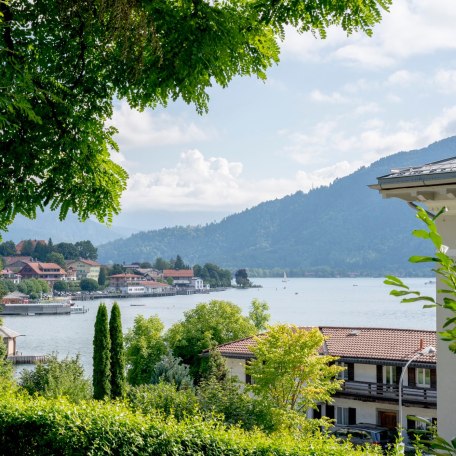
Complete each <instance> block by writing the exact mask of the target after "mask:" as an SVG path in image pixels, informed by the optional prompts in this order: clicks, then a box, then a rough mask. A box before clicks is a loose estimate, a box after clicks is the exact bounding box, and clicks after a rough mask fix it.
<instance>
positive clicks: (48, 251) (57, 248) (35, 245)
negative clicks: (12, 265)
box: [0, 239, 98, 267]
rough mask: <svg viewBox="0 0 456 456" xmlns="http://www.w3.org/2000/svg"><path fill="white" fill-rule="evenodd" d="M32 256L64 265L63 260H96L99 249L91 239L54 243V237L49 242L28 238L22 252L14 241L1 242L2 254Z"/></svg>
mask: <svg viewBox="0 0 456 456" xmlns="http://www.w3.org/2000/svg"><path fill="white" fill-rule="evenodd" d="M21 255H23V256H30V257H32V258H36V259H37V260H38V261H46V262H49V263H57V264H59V265H60V266H62V267H64V266H65V263H64V262H63V260H77V259H79V258H83V259H85V260H96V259H97V257H98V250H97V248H96V247H94V245H93V244H92V242H90V241H78V242H76V243H74V244H72V243H71V242H60V243H58V244H54V243H53V242H52V239H49V241H48V242H47V243H43V242H32V240H31V239H26V240H25V242H24V244H23V246H22V249H21V251H20V252H17V251H16V244H15V243H14V242H13V241H6V242H2V243H1V244H0V256H21Z"/></svg>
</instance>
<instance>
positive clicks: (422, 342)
mask: <svg viewBox="0 0 456 456" xmlns="http://www.w3.org/2000/svg"><path fill="white" fill-rule="evenodd" d="M423 348H424V339H423V338H421V339H420V350H423Z"/></svg>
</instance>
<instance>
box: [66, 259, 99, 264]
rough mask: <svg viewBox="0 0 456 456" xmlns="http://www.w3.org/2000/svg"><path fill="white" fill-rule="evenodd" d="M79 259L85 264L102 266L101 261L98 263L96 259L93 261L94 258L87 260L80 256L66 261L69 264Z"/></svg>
mask: <svg viewBox="0 0 456 456" xmlns="http://www.w3.org/2000/svg"><path fill="white" fill-rule="evenodd" d="M78 261H79V262H80V263H85V264H87V265H89V266H101V264H100V263H97V262H96V261H93V260H86V259H85V258H79V260H69V261H67V262H66V263H67V264H72V263H77V262H78Z"/></svg>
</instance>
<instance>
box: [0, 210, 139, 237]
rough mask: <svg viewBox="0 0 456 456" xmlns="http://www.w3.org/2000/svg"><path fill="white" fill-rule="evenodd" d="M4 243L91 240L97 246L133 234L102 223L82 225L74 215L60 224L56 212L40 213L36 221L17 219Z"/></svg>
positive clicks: (70, 215)
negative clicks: (23, 240)
mask: <svg viewBox="0 0 456 456" xmlns="http://www.w3.org/2000/svg"><path fill="white" fill-rule="evenodd" d="M1 234H2V238H3V240H4V241H14V242H19V241H20V240H22V239H45V240H48V239H49V238H52V240H53V242H77V241H85V240H90V241H92V243H93V244H95V245H97V244H100V243H102V242H106V241H111V240H114V239H118V238H120V237H122V236H127V235H129V234H131V231H129V232H128V233H125V232H123V231H121V230H119V229H117V228H116V229H111V228H108V227H107V226H105V225H102V224H101V223H97V222H93V221H91V220H88V221H87V222H84V223H81V222H79V220H78V218H77V217H76V216H75V215H74V214H71V213H70V214H68V216H67V218H66V219H65V220H64V221H63V222H60V221H59V218H58V215H57V214H56V213H55V212H50V211H46V212H43V213H39V214H38V215H37V218H36V220H30V219H28V218H25V217H23V216H21V215H19V216H17V217H16V220H15V221H14V223H13V224H12V225H11V226H10V228H9V230H8V231H7V232H6V233H5V232H3V233H1Z"/></svg>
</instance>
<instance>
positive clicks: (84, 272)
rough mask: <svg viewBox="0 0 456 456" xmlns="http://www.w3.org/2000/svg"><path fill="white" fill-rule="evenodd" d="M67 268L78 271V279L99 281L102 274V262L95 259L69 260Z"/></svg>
mask: <svg viewBox="0 0 456 456" xmlns="http://www.w3.org/2000/svg"><path fill="white" fill-rule="evenodd" d="M65 263H66V265H67V269H70V268H71V270H72V271H75V272H76V279H77V280H81V279H93V280H97V281H98V277H99V276H100V267H101V265H100V263H97V262H96V261H93V260H85V259H83V258H80V259H79V260H67V261H66V262H65Z"/></svg>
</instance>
